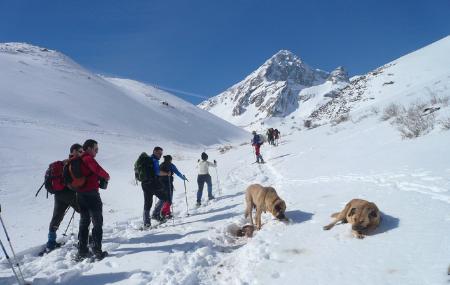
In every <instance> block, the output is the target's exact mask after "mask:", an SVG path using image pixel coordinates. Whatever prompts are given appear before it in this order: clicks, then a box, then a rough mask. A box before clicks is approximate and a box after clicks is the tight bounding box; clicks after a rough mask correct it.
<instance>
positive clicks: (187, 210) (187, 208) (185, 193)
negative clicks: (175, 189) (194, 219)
mask: <svg viewBox="0 0 450 285" xmlns="http://www.w3.org/2000/svg"><path fill="white" fill-rule="evenodd" d="M183 183H184V197H185V198H186V212H187V215H188V216H189V206H188V201H187V192H186V180H183Z"/></svg>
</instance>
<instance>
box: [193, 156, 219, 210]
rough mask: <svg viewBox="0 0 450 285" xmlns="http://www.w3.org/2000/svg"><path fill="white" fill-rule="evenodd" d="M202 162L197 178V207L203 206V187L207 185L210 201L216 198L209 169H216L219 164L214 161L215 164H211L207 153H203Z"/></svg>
mask: <svg viewBox="0 0 450 285" xmlns="http://www.w3.org/2000/svg"><path fill="white" fill-rule="evenodd" d="M201 158H202V159H201V160H200V159H199V160H198V165H197V168H198V176H197V184H198V191H197V207H198V206H200V205H201V204H202V195H203V186H204V185H205V182H206V185H207V187H208V200H212V199H214V196H213V194H212V182H211V175H209V167H210V166H211V167H216V166H217V162H216V161H215V160H214V163H211V162H209V161H208V155H207V154H206V153H204V152H203V153H202V155H201Z"/></svg>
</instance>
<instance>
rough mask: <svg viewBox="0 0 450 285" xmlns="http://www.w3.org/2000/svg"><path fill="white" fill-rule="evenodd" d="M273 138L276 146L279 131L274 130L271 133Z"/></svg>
mask: <svg viewBox="0 0 450 285" xmlns="http://www.w3.org/2000/svg"><path fill="white" fill-rule="evenodd" d="M273 134H274V136H273V138H274V139H275V144H276V145H277V146H278V140H279V139H280V131H279V130H278V129H275V130H274V131H273Z"/></svg>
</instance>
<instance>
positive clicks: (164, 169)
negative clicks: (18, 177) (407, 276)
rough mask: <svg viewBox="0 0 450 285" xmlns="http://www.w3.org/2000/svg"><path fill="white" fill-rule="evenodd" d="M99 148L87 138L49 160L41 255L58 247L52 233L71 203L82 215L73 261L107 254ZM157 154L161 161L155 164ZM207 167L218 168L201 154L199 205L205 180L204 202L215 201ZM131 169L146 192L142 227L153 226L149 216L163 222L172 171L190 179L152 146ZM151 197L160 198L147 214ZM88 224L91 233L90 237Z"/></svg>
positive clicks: (167, 210) (168, 207)
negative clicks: (49, 202) (49, 200)
mask: <svg viewBox="0 0 450 285" xmlns="http://www.w3.org/2000/svg"><path fill="white" fill-rule="evenodd" d="M98 151H99V146H98V143H97V142H96V141H95V140H92V139H88V140H86V141H85V142H84V144H83V145H81V144H78V143H76V144H73V145H72V146H71V147H70V154H69V157H68V158H67V159H65V160H63V161H57V162H54V163H52V164H50V166H49V169H48V170H47V172H46V177H45V182H44V184H45V186H46V187H45V188H46V189H47V191H48V192H49V193H52V194H54V209H53V216H52V218H51V221H50V225H49V232H48V240H47V243H46V247H45V249H44V252H43V253H47V252H50V251H52V250H54V249H55V248H57V247H59V246H60V244H59V243H57V241H56V231H57V230H58V228H59V225H60V224H61V221H62V220H63V218H64V216H65V214H66V213H67V211H68V209H69V207H72V208H73V209H74V211H75V212H78V213H79V214H80V223H79V232H78V254H77V257H76V260H83V259H85V258H87V257H90V256H93V257H94V258H95V259H98V260H100V259H103V258H104V257H105V256H106V255H107V254H108V253H107V252H106V251H103V250H102V238H103V211H102V207H103V203H102V200H101V198H100V193H99V188H102V189H106V187H107V184H108V181H109V179H110V176H109V174H108V172H106V171H105V170H104V169H103V168H102V167H101V166H100V164H99V163H98V162H97V161H96V160H95V157H96V155H97V153H98ZM161 157H162V158H163V162H162V163H159V161H160V159H161ZM209 167H217V162H216V161H215V160H214V162H209V161H208V155H207V154H206V153H205V152H203V153H202V154H201V159H199V160H198V165H197V168H198V176H197V183H198V190H197V200H196V202H197V203H196V205H197V206H200V205H201V201H202V196H203V188H204V184H205V183H206V185H207V189H208V200H212V199H214V195H213V194H212V181H211V175H210V174H209ZM134 171H135V178H136V181H137V182H138V181H139V182H141V187H142V191H143V194H144V211H143V228H142V229H143V230H145V229H149V228H150V227H151V218H153V219H155V220H157V221H159V222H165V221H166V220H167V219H170V218H171V217H172V213H171V206H172V198H173V190H174V187H173V179H174V177H173V175H174V174H176V175H177V176H178V177H179V178H181V179H182V180H183V181H188V179H187V178H186V176H185V175H184V174H182V173H181V172H180V171H179V170H178V168H177V167H176V166H175V164H173V163H172V156H170V155H165V156H163V149H162V148H161V147H159V146H156V147H155V148H154V149H153V153H152V154H151V155H150V156H149V155H147V154H146V153H145V152H144V153H142V154H141V155H140V156H139V157H138V159H137V161H136V162H135V164H134ZM44 184H43V185H44ZM41 188H42V187H41ZM38 192H39V191H38ZM36 195H37V193H36ZM153 196H156V197H157V198H158V199H159V201H158V202H157V203H156V205H155V207H154V209H153V212H152V215H151V218H150V210H151V208H152V204H153ZM75 212H74V213H75ZM72 217H73V216H72ZM91 222H92V226H93V227H92V234H91V235H89V227H90V224H91ZM89 248H91V251H89Z"/></svg>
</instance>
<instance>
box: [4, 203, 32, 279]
mask: <svg viewBox="0 0 450 285" xmlns="http://www.w3.org/2000/svg"><path fill="white" fill-rule="evenodd" d="M1 213H2V206H1V205H0V222H1V223H2V227H3V230H4V231H5V236H6V239H7V240H8V243H9V247H10V248H11V252H12V253H13V257H14V262H15V263H16V266H17V268H18V269H19V273H20V277H21V278H22V280H23V284H25V283H26V282H25V278H23V273H22V269H21V268H20V265H19V262H18V261H17V257H16V253H15V251H14V248H13V246H12V243H11V239H10V238H9V235H8V231H7V230H6V227H5V223H4V222H3V219H2V215H1ZM2 248H3V251H4V252H5V255H6V257H7V259H8V260H9V257H8V256H7V254H6V250H5V249H4V247H3V244H2ZM12 268H13V267H12ZM13 271H14V269H13ZM14 274H16V272H15V271H14ZM16 277H17V276H16ZM19 284H20V282H19Z"/></svg>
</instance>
